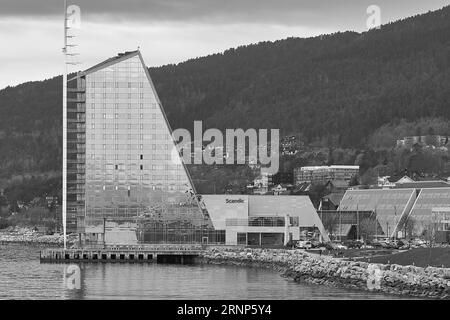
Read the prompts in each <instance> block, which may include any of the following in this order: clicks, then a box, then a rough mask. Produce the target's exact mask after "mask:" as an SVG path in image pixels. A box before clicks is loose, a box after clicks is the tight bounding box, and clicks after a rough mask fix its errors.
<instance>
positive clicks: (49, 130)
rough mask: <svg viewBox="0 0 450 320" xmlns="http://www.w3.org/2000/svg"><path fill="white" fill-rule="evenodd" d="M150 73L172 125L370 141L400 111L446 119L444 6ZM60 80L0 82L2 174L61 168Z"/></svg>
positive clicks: (348, 143)
mask: <svg viewBox="0 0 450 320" xmlns="http://www.w3.org/2000/svg"><path fill="white" fill-rule="evenodd" d="M118 50H119V51H120V50H121V49H120V48H118ZM104 58H107V57H99V60H101V59H104ZM150 73H151V75H152V77H153V80H154V82H155V85H156V88H157V91H158V93H159V95H160V98H161V100H162V102H163V105H164V107H165V109H166V111H167V114H168V117H169V121H170V122H171V126H172V128H179V127H184V128H190V127H191V126H192V123H193V121H194V120H203V121H204V126H205V127H217V128H235V127H242V128H280V129H281V130H282V133H283V134H286V135H287V134H300V135H301V136H302V137H303V139H304V142H306V143H311V142H317V141H322V142H323V141H325V142H326V143H328V144H329V145H330V146H332V147H333V148H339V147H341V148H353V149H366V148H368V147H369V146H373V145H376V142H374V141H373V138H374V137H376V134H380V132H381V134H382V135H383V136H384V137H385V136H386V132H385V131H386V130H389V128H396V127H398V124H399V123H401V122H400V121H401V119H405V120H406V121H410V122H413V121H415V120H417V119H420V118H428V117H429V118H441V120H442V121H444V122H445V121H448V120H450V7H446V8H444V9H442V10H439V11H435V12H431V13H428V14H424V15H421V16H416V17H412V18H409V19H405V20H403V21H398V22H395V23H392V24H389V25H386V26H383V27H382V28H381V30H373V31H370V32H367V33H363V34H359V33H355V32H345V33H337V34H333V35H324V36H321V37H315V38H310V39H299V38H290V39H286V40H280V41H276V42H264V43H259V44H255V45H250V46H245V47H240V48H237V49H230V50H228V51H226V52H224V53H223V54H216V55H211V56H208V57H203V58H198V59H194V60H189V61H187V62H184V63H180V64H178V65H168V66H163V67H159V68H152V69H150ZM60 83H61V78H60V77H56V78H53V79H50V80H46V81H41V82H31V83H25V84H22V85H19V86H17V87H8V88H6V89H4V90H1V91H0V179H1V178H9V177H10V176H11V175H14V174H18V175H23V174H25V173H30V174H39V173H43V172H51V171H57V170H59V169H60V163H61V156H60V154H61V148H60V146H61V135H62V133H61V122H62V121H61V117H62V114H61V85H60ZM382 127H383V128H384V129H382V130H381V131H380V128H382ZM436 133H437V132H436ZM441 134H444V132H442V133H441ZM387 135H389V134H387ZM394 136H395V134H394V135H392V137H394ZM395 138H400V137H395Z"/></svg>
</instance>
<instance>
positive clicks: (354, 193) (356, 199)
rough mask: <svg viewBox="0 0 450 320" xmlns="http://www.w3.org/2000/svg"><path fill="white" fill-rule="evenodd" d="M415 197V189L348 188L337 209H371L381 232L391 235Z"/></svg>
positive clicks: (407, 211)
mask: <svg viewBox="0 0 450 320" xmlns="http://www.w3.org/2000/svg"><path fill="white" fill-rule="evenodd" d="M415 199H416V191H415V189H385V190H383V189H375V190H373V189H371V190H348V191H347V192H346V193H345V195H344V198H343V199H342V201H341V204H340V206H339V210H341V211H370V210H373V211H375V212H376V214H377V219H378V222H379V223H380V225H381V228H382V229H383V233H384V234H385V235H387V236H391V235H392V234H393V233H394V231H395V228H396V226H397V224H398V223H399V221H400V219H401V217H402V216H403V215H404V214H408V213H409V211H410V209H411V208H412V205H413V204H414V201H415Z"/></svg>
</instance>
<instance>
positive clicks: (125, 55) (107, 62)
mask: <svg viewBox="0 0 450 320" xmlns="http://www.w3.org/2000/svg"><path fill="white" fill-rule="evenodd" d="M138 54H140V51H139V50H135V51H125V52H123V53H119V54H117V56H115V57H112V58H109V59H106V60H105V61H103V62H100V63H98V64H96V65H94V66H92V67H90V68H89V69H86V70H84V71H81V72H79V73H78V74H77V75H76V76H75V77H74V78H71V79H70V80H69V81H72V80H75V79H77V78H79V77H82V76H85V75H88V74H90V73H92V72H95V71H98V70H101V69H103V68H106V67H108V66H110V65H113V64H115V63H118V62H121V61H123V60H126V59H129V58H131V57H134V56H136V55H138Z"/></svg>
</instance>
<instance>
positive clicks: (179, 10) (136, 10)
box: [0, 0, 448, 27]
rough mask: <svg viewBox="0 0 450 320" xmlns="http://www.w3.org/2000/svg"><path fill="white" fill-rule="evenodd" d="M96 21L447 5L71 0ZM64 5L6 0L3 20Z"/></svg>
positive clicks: (402, 0) (336, 15) (439, 2)
mask: <svg viewBox="0 0 450 320" xmlns="http://www.w3.org/2000/svg"><path fill="white" fill-rule="evenodd" d="M69 4H77V5H79V6H80V7H81V9H82V12H83V15H84V16H85V17H87V18H88V19H92V20H108V21H110V22H113V21H116V22H124V21H125V22H126V21H130V20H141V21H146V22H147V23H158V22H161V21H171V22H174V21H178V22H190V23H213V22H214V23H239V22H240V23H261V22H264V23H276V24H283V25H321V26H322V27H323V25H324V24H332V25H336V24H337V25H345V24H346V22H348V21H355V20H357V21H359V20H361V21H364V18H365V14H366V11H365V10H366V8H367V7H368V6H369V5H372V4H376V5H379V6H380V7H381V8H382V10H383V13H384V15H385V17H386V18H387V19H395V18H399V17H402V16H403V17H405V16H407V15H408V14H409V13H418V12H423V11H427V10H430V9H437V8H439V7H442V6H444V5H447V4H448V0H447V1H446V0H427V1H423V0H396V1H391V0H339V1H330V0H127V1H124V0H69ZM62 12H63V0H39V1H36V0H2V2H1V4H0V15H4V16H5V15H6V16H24V15H29V16H52V15H62Z"/></svg>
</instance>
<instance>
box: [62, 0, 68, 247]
mask: <svg viewBox="0 0 450 320" xmlns="http://www.w3.org/2000/svg"><path fill="white" fill-rule="evenodd" d="M63 55H64V72H63V110H62V111H63V156H62V158H63V163H62V171H63V173H62V223H63V234H64V250H66V249H67V246H66V232H67V231H66V230H67V0H64V47H63Z"/></svg>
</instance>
